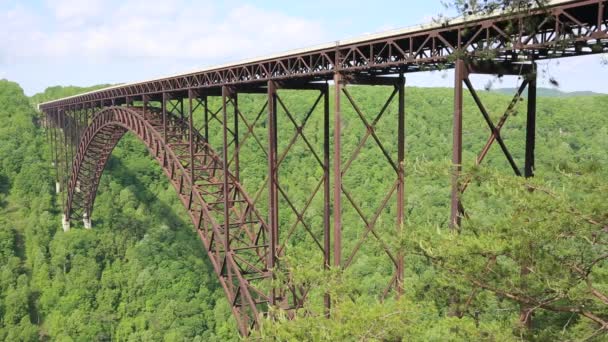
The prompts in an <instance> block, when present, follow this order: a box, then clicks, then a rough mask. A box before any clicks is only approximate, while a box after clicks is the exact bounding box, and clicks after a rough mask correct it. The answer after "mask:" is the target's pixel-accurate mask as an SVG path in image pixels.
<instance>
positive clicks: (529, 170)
mask: <svg viewBox="0 0 608 342" xmlns="http://www.w3.org/2000/svg"><path fill="white" fill-rule="evenodd" d="M533 69H534V71H533V73H532V75H529V76H528V77H529V78H528V117H527V123H526V161H525V166H524V176H525V177H526V178H530V177H534V149H535V148H536V66H534V68H533Z"/></svg>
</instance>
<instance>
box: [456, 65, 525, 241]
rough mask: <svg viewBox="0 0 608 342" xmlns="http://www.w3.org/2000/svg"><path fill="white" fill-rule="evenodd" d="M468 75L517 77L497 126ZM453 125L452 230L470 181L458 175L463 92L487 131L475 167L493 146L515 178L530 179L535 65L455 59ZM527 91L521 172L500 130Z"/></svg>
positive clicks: (457, 224)
mask: <svg viewBox="0 0 608 342" xmlns="http://www.w3.org/2000/svg"><path fill="white" fill-rule="evenodd" d="M472 74H485V75H506V76H518V77H521V78H522V82H521V85H520V86H519V89H518V90H517V92H516V93H515V95H514V97H513V99H512V100H511V102H510V104H509V106H508V107H507V109H506V110H505V112H504V114H503V115H502V117H501V118H500V119H499V121H498V122H497V123H494V122H493V121H492V119H491V117H490V114H489V112H488V110H487V109H486V108H485V106H484V104H483V101H482V100H481V98H480V97H479V95H478V94H477V91H476V90H475V87H474V86H473V83H472V82H471V80H470V79H469V76H470V75H472ZM454 75H455V77H454V82H455V84H454V119H453V120H454V121H453V155H452V165H453V170H452V172H453V173H452V195H451V210H450V227H451V228H452V229H456V228H458V227H460V224H461V220H462V218H463V217H465V216H466V212H465V209H464V206H463V204H462V195H463V193H464V192H465V191H466V189H467V187H468V186H469V184H470V182H471V179H470V178H468V179H464V180H463V179H461V172H462V165H463V161H462V114H463V113H462V105H463V89H464V86H466V88H467V90H469V92H470V94H471V96H472V98H473V100H474V101H475V104H476V105H477V107H478V109H479V111H480V113H481V114H482V116H483V119H484V121H485V122H486V124H487V126H488V129H489V130H490V136H489V138H488V140H487V142H486V144H485V146H484V147H483V149H482V150H481V151H480V152H479V154H478V155H477V158H476V160H475V165H480V164H481V163H482V162H483V160H484V159H485V157H486V156H487V154H488V152H489V150H490V148H491V147H492V145H493V144H494V143H495V142H496V143H498V145H499V146H500V149H501V150H502V152H503V154H504V156H505V158H506V159H507V161H508V163H509V166H510V167H511V169H512V170H513V172H514V174H515V175H517V176H525V177H532V176H533V175H534V149H535V135H536V132H535V130H536V77H537V75H536V63H521V64H515V63H504V64H501V63H483V62H476V63H471V62H467V61H464V60H462V59H459V60H458V61H456V65H455V70H454ZM526 88H527V89H528V104H527V118H526V120H527V123H526V151H525V165H524V171H523V172H522V171H521V169H520V168H519V167H518V165H517V163H516V162H515V158H513V155H512V154H511V152H510V151H509V149H508V147H507V145H506V144H505V142H504V140H503V138H502V136H501V134H500V131H501V129H502V128H503V127H504V125H505V123H506V122H507V120H508V118H509V117H510V116H513V111H514V110H515V108H516V106H517V104H518V103H519V102H520V100H521V98H522V94H523V92H524V90H526Z"/></svg>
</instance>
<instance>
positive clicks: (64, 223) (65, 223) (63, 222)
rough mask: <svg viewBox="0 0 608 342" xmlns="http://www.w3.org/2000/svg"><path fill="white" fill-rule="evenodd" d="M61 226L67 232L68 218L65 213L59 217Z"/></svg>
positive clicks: (68, 228) (68, 226)
mask: <svg viewBox="0 0 608 342" xmlns="http://www.w3.org/2000/svg"><path fill="white" fill-rule="evenodd" d="M61 226H62V227H63V231H64V232H67V231H69V230H70V219H69V218H67V216H66V215H65V214H63V216H62V218H61Z"/></svg>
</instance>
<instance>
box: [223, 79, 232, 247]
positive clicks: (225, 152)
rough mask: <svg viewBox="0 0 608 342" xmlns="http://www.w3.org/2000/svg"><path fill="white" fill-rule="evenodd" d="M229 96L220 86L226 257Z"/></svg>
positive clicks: (225, 244) (227, 237) (226, 90)
mask: <svg viewBox="0 0 608 342" xmlns="http://www.w3.org/2000/svg"><path fill="white" fill-rule="evenodd" d="M229 96H230V89H229V88H228V87H227V86H222V114H223V117H224V118H223V120H222V121H223V122H222V128H223V129H222V131H223V144H222V153H223V155H222V170H223V177H224V178H223V180H224V184H223V187H222V188H223V197H224V251H225V253H226V257H227V255H228V253H229V252H230V202H229V201H230V200H229V199H228V185H229V183H228V177H229V173H230V170H229V169H228V124H227V122H226V119H227V118H228V97H229Z"/></svg>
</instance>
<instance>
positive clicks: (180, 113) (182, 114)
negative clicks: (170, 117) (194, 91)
mask: <svg viewBox="0 0 608 342" xmlns="http://www.w3.org/2000/svg"><path fill="white" fill-rule="evenodd" d="M179 115H180V116H181V119H182V121H183V120H184V98H183V97H180V98H179Z"/></svg>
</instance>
